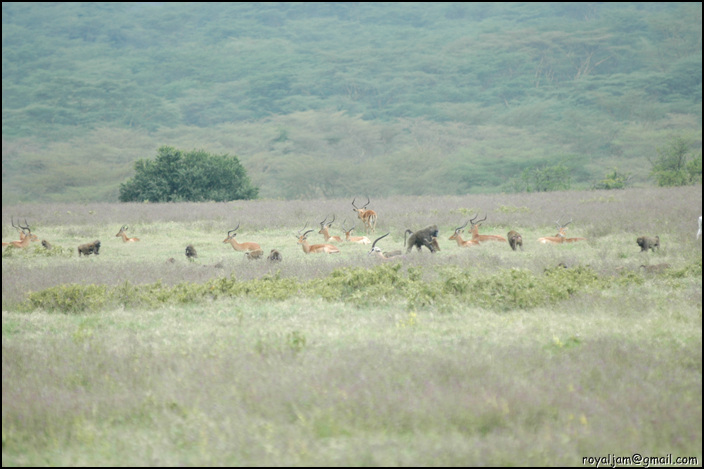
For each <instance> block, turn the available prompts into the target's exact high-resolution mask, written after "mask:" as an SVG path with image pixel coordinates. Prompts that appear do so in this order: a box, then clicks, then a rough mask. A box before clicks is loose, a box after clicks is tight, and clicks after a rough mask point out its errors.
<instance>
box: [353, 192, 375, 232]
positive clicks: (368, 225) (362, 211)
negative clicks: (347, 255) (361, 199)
mask: <svg viewBox="0 0 704 469" xmlns="http://www.w3.org/2000/svg"><path fill="white" fill-rule="evenodd" d="M355 200H357V199H356V197H355V198H354V199H352V206H353V207H354V208H353V209H352V211H353V212H357V216H358V217H359V219H360V220H362V223H364V231H365V233H369V232H370V231H371V232H372V233H374V230H376V218H377V217H376V212H375V211H374V210H370V209H367V205H369V197H367V203H366V204H364V205H363V206H362V208H359V207H357V206H356V205H355V204H354V201H355Z"/></svg>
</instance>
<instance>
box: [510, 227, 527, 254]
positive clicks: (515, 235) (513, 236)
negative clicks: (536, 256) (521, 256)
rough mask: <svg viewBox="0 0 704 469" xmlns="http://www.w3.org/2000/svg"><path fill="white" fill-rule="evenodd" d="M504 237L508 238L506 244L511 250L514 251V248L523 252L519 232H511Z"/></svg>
mask: <svg viewBox="0 0 704 469" xmlns="http://www.w3.org/2000/svg"><path fill="white" fill-rule="evenodd" d="M506 237H507V238H508V244H509V245H510V246H511V249H513V250H514V251H515V250H516V247H520V248H521V251H523V236H521V234H520V233H519V232H517V231H515V230H511V231H509V232H508V234H507V235H506Z"/></svg>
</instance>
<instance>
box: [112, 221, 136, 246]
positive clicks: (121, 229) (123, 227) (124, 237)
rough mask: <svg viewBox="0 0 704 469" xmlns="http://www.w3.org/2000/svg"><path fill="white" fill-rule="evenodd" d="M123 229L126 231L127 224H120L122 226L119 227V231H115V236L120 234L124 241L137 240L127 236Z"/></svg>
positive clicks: (131, 241) (117, 236)
mask: <svg viewBox="0 0 704 469" xmlns="http://www.w3.org/2000/svg"><path fill="white" fill-rule="evenodd" d="M125 231H127V225H122V228H120V231H118V232H117V234H116V235H115V237H116V238H119V237H120V236H122V241H123V242H125V243H134V242H136V241H139V238H128V237H127V233H125Z"/></svg>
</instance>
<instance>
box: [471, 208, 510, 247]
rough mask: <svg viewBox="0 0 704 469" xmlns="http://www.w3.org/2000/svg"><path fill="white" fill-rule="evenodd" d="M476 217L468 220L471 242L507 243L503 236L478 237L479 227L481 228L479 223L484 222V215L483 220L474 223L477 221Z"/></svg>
mask: <svg viewBox="0 0 704 469" xmlns="http://www.w3.org/2000/svg"><path fill="white" fill-rule="evenodd" d="M478 216H479V214H478V213H477V215H476V216H475V217H474V218H472V219H471V220H469V222H470V223H471V224H472V241H478V242H480V243H483V242H485V241H502V242H504V243H506V242H508V241H506V238H504V237H503V236H499V235H480V234H479V227H480V226H482V223H481V222H483V221H484V220H486V215H484V218H482V219H481V220H478V221H474V220H476V219H477V217H478Z"/></svg>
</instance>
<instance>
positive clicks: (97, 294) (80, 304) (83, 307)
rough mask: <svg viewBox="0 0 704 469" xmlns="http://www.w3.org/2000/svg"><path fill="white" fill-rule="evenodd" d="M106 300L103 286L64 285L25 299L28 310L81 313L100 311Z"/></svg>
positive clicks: (106, 296) (106, 295)
mask: <svg viewBox="0 0 704 469" xmlns="http://www.w3.org/2000/svg"><path fill="white" fill-rule="evenodd" d="M108 301H109V299H108V288H107V286H105V285H77V284H66V285H59V286H56V287H52V288H47V289H46V290H42V291H39V292H36V293H30V294H29V298H28V299H27V302H28V306H29V307H30V309H32V310H34V309H43V310H46V311H59V312H62V313H82V312H84V311H96V310H100V309H102V308H103V307H104V306H105V305H106V303H107V302H108Z"/></svg>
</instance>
